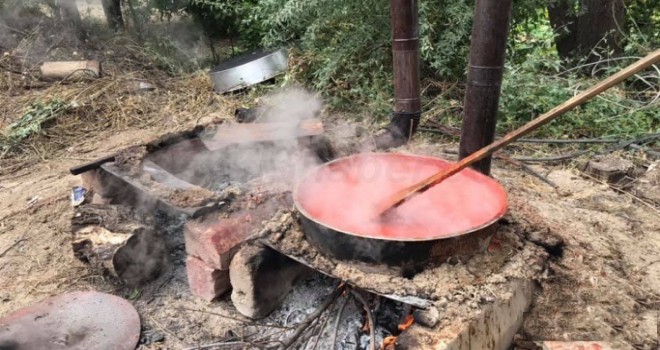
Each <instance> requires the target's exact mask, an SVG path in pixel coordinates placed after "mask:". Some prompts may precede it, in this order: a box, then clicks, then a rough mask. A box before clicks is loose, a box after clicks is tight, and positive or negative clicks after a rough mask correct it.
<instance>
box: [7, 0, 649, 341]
mask: <svg viewBox="0 0 660 350" xmlns="http://www.w3.org/2000/svg"><path fill="white" fill-rule="evenodd" d="M81 2H82V1H81ZM88 2H89V3H90V4H91V3H93V1H88ZM94 9H95V11H97V12H98V8H94ZM14 36H15V35H14ZM10 39H11V40H5V42H7V43H4V42H3V46H2V47H1V48H2V49H3V50H4V49H8V50H9V49H13V48H15V47H17V46H18V47H19V48H23V49H24V51H25V50H27V49H28V48H29V49H31V50H35V48H39V47H42V46H43V47H44V50H45V48H48V47H50V46H51V43H50V42H48V41H47V39H48V36H47V35H44V36H43V38H42V37H38V38H37V39H39V40H42V39H43V43H42V42H41V41H39V40H35V42H33V43H30V45H27V44H26V45H23V46H24V47H23V46H21V45H19V43H20V42H23V43H25V41H20V40H19V38H13V37H11V38H10ZM116 43H118V44H117V45H116V47H119V44H122V43H123V42H121V41H117V42H116ZM124 44H125V43H124ZM129 44H131V43H129ZM58 45H59V44H58ZM76 45H78V44H76ZM131 45H132V46H131ZM131 45H128V46H127V47H128V48H129V49H130V48H133V49H135V50H137V49H139V48H137V47H136V46H135V45H134V44H131ZM60 46H61V45H60ZM124 46H126V45H124ZM75 50H80V51H82V50H86V51H85V52H86V53H85V55H84V58H89V59H92V58H98V57H102V58H104V59H105V60H107V61H109V63H108V64H107V65H105V66H104V69H105V70H106V71H107V73H106V75H105V76H104V78H102V79H99V80H98V81H97V82H95V83H93V84H90V85H89V86H87V85H84V84H82V85H66V86H65V85H58V84H54V85H43V84H41V83H40V82H38V81H36V80H35V81H31V80H30V79H31V78H30V77H31V76H32V74H33V73H30V72H33V71H34V67H36V65H37V62H31V63H30V64H27V65H26V64H22V65H18V64H17V65H14V66H9V67H10V68H11V67H19V68H20V70H19V71H18V73H16V72H14V73H9V72H6V75H3V80H2V81H0V83H2V84H0V87H2V88H0V98H1V99H2V100H1V102H2V103H0V127H2V128H4V127H6V126H7V125H8V124H9V123H11V122H12V121H14V120H16V119H17V118H18V117H19V116H20V115H21V114H22V113H23V111H24V109H25V106H26V105H27V104H29V103H31V102H32V101H35V100H38V99H41V98H42V97H44V96H60V97H63V98H64V99H65V100H67V102H71V101H73V102H76V106H77V107H73V108H72V111H69V112H67V114H65V115H64V116H63V117H62V119H63V120H64V119H66V123H65V122H56V123H55V125H52V126H51V127H50V128H49V129H48V132H46V133H44V135H42V136H39V137H35V138H34V139H32V140H31V141H29V142H26V143H25V144H24V145H23V146H22V147H23V149H22V153H21V157H22V156H24V155H26V154H27V155H29V156H28V157H27V158H26V159H21V158H20V157H18V158H15V159H11V158H9V157H8V156H7V157H6V155H5V154H2V152H1V151H0V317H3V316H4V315H7V314H8V313H10V312H12V311H14V310H17V309H19V308H22V307H25V306H28V305H31V304H34V303H36V302H39V301H41V300H44V299H46V298H48V297H50V296H54V295H58V294H61V293H65V292H70V291H79V290H97V291H102V292H107V293H112V294H115V295H118V296H121V297H124V298H127V299H129V300H130V301H131V303H132V304H133V305H134V306H135V307H136V308H137V310H138V312H139V313H140V316H141V319H142V323H143V330H142V335H143V336H142V339H141V345H140V346H139V349H182V348H186V347H190V346H195V345H199V344H208V343H213V342H216V341H219V340H221V339H224V338H226V336H227V335H228V334H230V333H233V334H238V335H240V334H242V333H245V332H250V331H251V329H250V327H247V326H246V323H248V324H249V321H246V320H244V319H243V318H242V317H240V315H238V313H237V312H235V310H234V308H233V306H232V304H231V302H230V300H229V297H228V296H225V297H223V298H222V299H221V300H219V301H217V302H213V303H206V302H203V301H200V300H198V299H196V298H195V297H193V296H192V295H191V294H190V293H189V290H188V283H187V280H186V275H185V266H184V264H185V250H184V246H183V239H182V232H181V225H180V222H172V224H171V230H169V232H168V234H169V235H170V237H169V238H170V239H169V240H168V241H169V246H168V249H169V255H170V256H169V264H168V265H167V267H166V269H165V271H164V272H163V274H162V275H161V276H160V277H159V278H158V279H157V280H155V281H153V282H151V283H149V284H148V285H147V286H145V287H143V288H139V289H133V288H128V287H125V286H122V285H121V284H119V283H117V282H116V281H114V280H113V279H111V278H108V277H106V276H103V275H100V274H98V273H96V272H93V271H92V270H91V269H90V268H89V267H88V266H87V265H85V264H84V263H82V262H80V261H78V260H77V259H76V258H74V256H73V254H72V250H71V234H70V229H69V224H70V219H71V215H72V213H73V210H72V207H71V203H70V193H71V188H72V186H76V185H79V184H81V180H80V179H79V178H78V177H75V176H72V175H70V174H69V171H68V170H69V168H71V167H73V166H76V165H80V164H82V163H85V162H88V161H91V160H94V159H97V158H99V157H102V156H107V155H110V154H114V153H115V152H117V151H119V150H121V149H124V148H126V147H129V146H132V145H138V144H143V143H145V142H146V141H149V140H152V139H155V138H157V137H158V136H159V135H162V134H164V133H167V132H173V131H180V130H184V129H189V128H192V127H194V126H195V125H196V124H204V123H207V122H209V121H211V120H217V119H226V118H230V117H231V115H230V112H231V111H233V108H234V107H236V106H238V105H240V104H241V103H242V101H240V100H239V99H238V98H234V97H221V96H218V95H216V94H214V93H212V90H211V86H210V83H209V82H208V81H207V78H206V75H205V74H197V75H193V76H190V77H184V78H181V79H179V78H172V77H168V76H164V74H163V73H162V72H161V71H158V70H157V69H156V68H154V67H153V66H152V65H147V64H144V63H143V61H142V60H143V57H142V56H141V55H142V51H135V52H134V51H127V52H129V53H131V55H126V52H121V53H120V52H117V51H116V50H114V48H113V46H112V45H111V43H110V42H109V43H108V46H106V45H101V44H99V47H95V48H92V49H90V48H89V47H78V46H75V45H73V46H72V48H70V49H68V51H67V50H52V51H51V50H50V49H49V51H47V52H48V54H47V55H46V54H44V55H45V58H49V59H79V58H80V57H79V56H76V55H77V53H76V51H75ZM127 50H128V49H127ZM27 52H30V51H29V50H27ZM3 57H4V56H3ZM7 57H8V58H3V59H4V60H5V61H2V62H0V63H2V64H3V65H8V63H7V62H6V61H8V60H10V58H11V57H10V56H7ZM21 72H23V73H21ZM26 72H27V73H26ZM3 74H5V73H4V72H3ZM145 79H146V80H148V81H153V82H154V83H155V84H156V85H157V86H158V91H156V92H154V93H150V94H139V93H135V92H134V91H133V90H131V88H130V86H129V83H133V82H135V81H142V80H145ZM26 80H27V81H28V83H26V82H25V81H26ZM327 120H329V123H328V126H329V127H332V126H335V125H336V126H337V127H338V128H340V127H341V126H342V125H345V124H348V123H345V122H344V120H343V119H341V118H338V117H336V116H333V117H330V118H327ZM447 148H453V149H455V148H456V145H455V144H447V143H442V142H438V141H437V140H436V139H433V140H430V139H428V138H427V135H424V134H419V135H418V136H417V137H416V140H415V141H414V142H413V143H411V144H410V145H408V146H406V147H405V148H404V149H403V151H407V152H412V153H416V154H428V155H436V156H442V157H444V158H448V157H449V158H450V157H451V156H450V155H447V154H445V153H443V150H445V149H447ZM624 156H625V157H630V155H624ZM580 161H584V159H581V160H580ZM636 163H638V164H639V165H640V167H639V169H640V170H644V167H643V166H642V165H645V166H648V165H649V164H651V162H650V161H648V160H645V159H641V160H640V159H636ZM656 165H657V163H656ZM659 167H660V166H659ZM534 168H535V169H537V171H538V172H539V173H541V174H544V175H545V176H547V178H548V179H550V180H551V181H553V182H554V183H556V184H557V187H558V189H554V188H553V187H551V186H549V185H547V184H545V183H543V182H541V181H539V180H538V179H537V178H535V177H532V176H530V175H528V174H527V173H525V172H522V171H520V170H519V169H516V168H512V167H511V166H509V165H507V164H505V163H501V162H499V161H496V162H495V166H494V172H493V175H494V177H495V178H496V179H498V180H499V181H501V182H502V183H503V184H504V186H505V187H506V189H507V191H508V193H509V195H510V200H511V201H517V203H524V204H525V205H526V206H528V207H529V213H530V214H528V215H540V216H541V217H542V218H541V219H542V220H544V221H545V222H546V223H547V224H548V226H550V229H551V231H552V233H553V234H556V235H559V236H561V237H562V238H563V239H564V241H565V244H566V245H565V248H564V250H563V255H562V256H556V257H554V258H553V259H552V260H551V262H550V267H549V269H548V270H547V271H546V272H545V274H544V278H542V279H541V280H540V281H539V289H538V293H537V295H536V298H535V301H534V304H533V305H532V308H531V309H530V310H529V312H528V314H527V317H526V320H525V324H524V327H523V329H522V330H521V332H520V334H519V335H518V339H517V340H519V341H525V340H605V341H613V342H616V343H617V344H619V347H620V348H626V347H627V348H634V349H649V350H650V349H658V346H660V344H659V343H658V338H659V336H658V335H659V334H658V332H659V329H658V327H659V322H660V315H659V313H660V210H659V209H658V208H659V207H660V203H649V201H648V200H645V202H644V203H643V202H640V201H639V200H638V199H635V198H634V197H633V194H631V193H620V192H617V191H615V190H613V189H611V188H610V187H608V186H607V185H604V184H602V183H599V182H597V181H594V180H593V179H590V178H588V177H584V176H583V175H582V174H581V172H580V171H579V170H578V169H577V168H576V167H575V166H569V165H554V166H550V165H547V166H546V165H544V166H534ZM641 185H642V182H641V181H637V182H635V183H633V185H632V189H633V190H635V189H637V192H632V193H634V194H635V195H637V196H644V194H645V193H647V192H648V191H652V190H654V189H655V190H656V191H657V188H658V186H660V180H657V181H656V182H650V185H649V184H648V183H647V184H646V186H647V187H642V186H641ZM649 186H650V187H649ZM525 205H517V206H515V207H516V208H521V207H525ZM532 213H537V214H532ZM526 215H527V214H526ZM540 234H541V235H542V234H543V232H540ZM320 303H321V300H309V305H310V307H311V308H312V309H313V308H314V307H315V305H318V304H320Z"/></svg>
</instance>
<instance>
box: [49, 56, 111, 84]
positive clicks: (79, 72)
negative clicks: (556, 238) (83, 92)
mask: <svg viewBox="0 0 660 350" xmlns="http://www.w3.org/2000/svg"><path fill="white" fill-rule="evenodd" d="M39 69H40V71H41V79H42V80H48V81H54V80H60V81H82V80H87V79H96V78H99V77H100V76H101V63H100V62H99V61H61V62H44V63H43V64H42V65H41V67H39Z"/></svg>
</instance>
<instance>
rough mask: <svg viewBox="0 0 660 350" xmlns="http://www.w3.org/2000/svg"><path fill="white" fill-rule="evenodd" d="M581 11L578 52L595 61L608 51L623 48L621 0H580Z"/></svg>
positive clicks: (623, 12)
mask: <svg viewBox="0 0 660 350" xmlns="http://www.w3.org/2000/svg"><path fill="white" fill-rule="evenodd" d="M582 7H583V8H582V11H583V13H584V15H582V16H580V20H579V21H578V31H577V43H578V49H579V50H580V51H579V52H580V53H582V54H588V55H589V61H596V60H598V58H601V57H600V55H603V56H607V55H608V52H609V51H614V52H615V53H620V52H621V51H622V49H623V45H621V44H622V40H623V35H622V33H621V31H622V30H623V21H624V16H625V7H624V6H623V0H582ZM592 50H594V51H595V52H591V51H592Z"/></svg>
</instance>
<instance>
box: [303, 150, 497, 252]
mask: <svg viewBox="0 0 660 350" xmlns="http://www.w3.org/2000/svg"><path fill="white" fill-rule="evenodd" d="M449 165H450V163H449V162H447V161H445V160H442V159H439V158H433V157H423V156H415V155H406V154H398V153H366V154H358V155H354V156H350V157H347V158H341V159H338V160H335V161H333V162H330V163H326V164H324V165H322V166H320V167H318V168H316V169H314V170H313V171H311V172H310V173H309V174H307V175H306V176H305V177H304V178H303V180H302V181H301V182H300V183H299V184H298V186H297V187H296V189H295V191H294V201H295V204H296V207H297V209H298V210H299V211H300V212H301V214H303V215H305V216H306V217H307V218H309V219H310V220H313V221H315V222H317V223H318V224H320V225H323V226H325V227H327V228H329V229H332V230H335V231H339V232H343V233H347V234H351V235H355V236H360V237H364V238H373V239H381V240H392V241H429V240H438V239H444V238H450V237H456V236H460V235H463V234H466V233H469V232H473V231H475V230H478V229H481V228H484V227H487V226H489V225H490V224H492V223H494V222H496V221H497V220H498V219H499V218H501V217H502V216H503V215H504V214H505V213H506V210H507V195H506V191H505V190H504V188H503V187H502V185H500V184H499V183H498V182H497V181H495V180H493V179H492V178H490V177H488V176H485V175H483V174H481V173H479V172H477V171H474V170H472V169H465V170H463V171H461V172H460V173H458V174H456V175H454V176H452V177H450V178H449V179H447V180H445V181H443V182H442V183H440V184H438V185H436V186H434V187H432V188H431V189H429V190H428V191H426V192H425V193H423V194H420V195H418V196H415V197H413V198H411V199H410V200H409V201H408V202H406V203H404V204H403V205H402V206H400V207H399V208H398V209H397V212H396V213H397V215H396V217H397V219H396V220H393V221H387V222H383V221H381V220H378V219H377V217H378V215H377V214H378V212H377V208H378V206H377V204H378V203H381V201H384V200H385V199H386V198H387V197H388V196H390V195H392V194H393V193H396V192H397V191H399V190H401V189H403V188H405V187H407V186H409V185H410V184H413V183H416V182H418V181H421V180H423V179H424V178H426V177H428V176H431V175H433V174H434V173H436V172H438V171H440V170H442V169H443V168H445V167H447V166H449Z"/></svg>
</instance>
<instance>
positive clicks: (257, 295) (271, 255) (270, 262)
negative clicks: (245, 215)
mask: <svg viewBox="0 0 660 350" xmlns="http://www.w3.org/2000/svg"><path fill="white" fill-rule="evenodd" d="M311 273H313V271H312V270H311V269H310V268H308V267H307V266H305V265H302V264H300V263H298V262H296V261H293V260H291V259H290V258H288V257H286V256H284V255H282V254H280V253H278V252H276V251H275V250H273V249H271V248H268V247H264V246H261V245H256V244H255V245H246V246H244V247H242V248H241V249H240V250H239V251H238V252H237V253H236V255H235V256H234V258H233V259H232V261H231V266H230V268H229V278H230V280H231V285H232V287H233V291H232V293H231V300H232V302H233V303H234V306H235V307H236V310H238V312H240V313H241V314H243V315H245V316H247V317H250V318H252V319H259V318H263V317H266V316H267V315H268V314H270V313H271V312H272V311H273V310H275V309H276V308H277V307H279V306H280V304H281V303H282V301H283V300H284V298H285V297H286V296H287V294H289V292H290V291H291V289H292V288H293V286H294V285H295V284H296V283H297V282H298V281H299V280H301V279H303V278H305V277H307V276H309V275H311Z"/></svg>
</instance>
